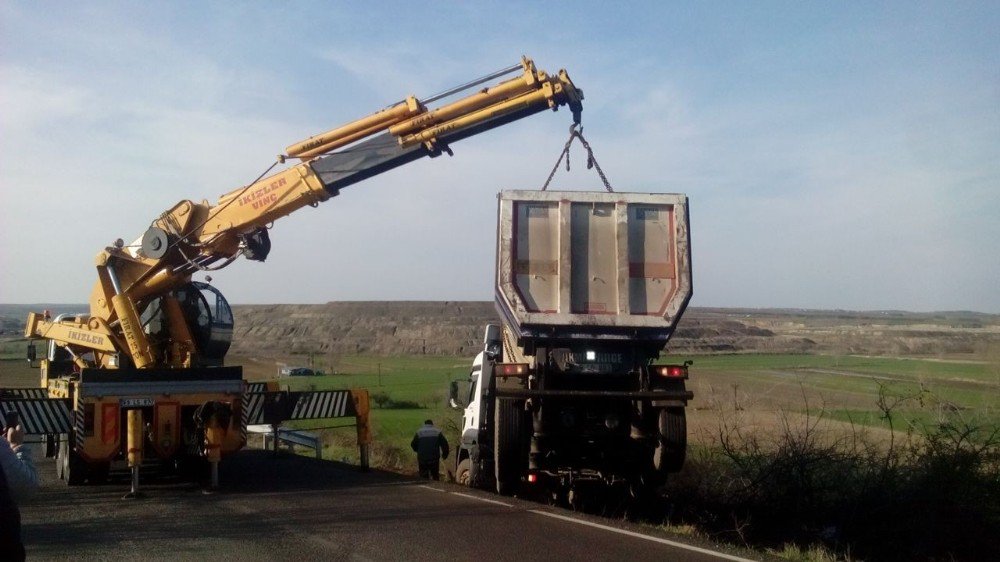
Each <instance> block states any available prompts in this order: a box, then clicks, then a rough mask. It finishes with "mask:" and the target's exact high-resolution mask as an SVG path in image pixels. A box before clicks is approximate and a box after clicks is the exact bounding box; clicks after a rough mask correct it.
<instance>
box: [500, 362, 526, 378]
mask: <svg viewBox="0 0 1000 562" xmlns="http://www.w3.org/2000/svg"><path fill="white" fill-rule="evenodd" d="M496 373H497V375H498V376H501V377H526V376H528V364H527V363H500V364H499V365H497V370H496Z"/></svg>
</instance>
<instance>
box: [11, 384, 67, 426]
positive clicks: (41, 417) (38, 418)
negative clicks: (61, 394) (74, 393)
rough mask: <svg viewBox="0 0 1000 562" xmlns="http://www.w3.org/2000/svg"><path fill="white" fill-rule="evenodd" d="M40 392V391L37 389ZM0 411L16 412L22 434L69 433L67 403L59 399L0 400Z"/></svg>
mask: <svg viewBox="0 0 1000 562" xmlns="http://www.w3.org/2000/svg"><path fill="white" fill-rule="evenodd" d="M39 390H41V389H39ZM0 411H2V412H3V414H4V415H6V414H7V412H17V415H18V417H19V418H20V422H21V426H22V427H23V428H24V433H26V434H28V435H45V434H56V433H69V428H70V421H69V401H68V400H63V399H61V398H0Z"/></svg>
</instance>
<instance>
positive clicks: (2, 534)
mask: <svg viewBox="0 0 1000 562" xmlns="http://www.w3.org/2000/svg"><path fill="white" fill-rule="evenodd" d="M0 560H16V561H20V560H24V545H22V544H21V512H20V511H18V509H17V504H16V503H14V498H12V497H11V494H10V488H9V487H8V486H7V476H6V475H5V474H4V471H3V465H0Z"/></svg>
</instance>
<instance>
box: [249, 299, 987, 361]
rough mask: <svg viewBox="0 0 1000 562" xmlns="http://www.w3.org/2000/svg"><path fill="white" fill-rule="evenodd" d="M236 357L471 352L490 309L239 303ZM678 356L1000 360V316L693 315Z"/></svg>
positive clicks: (675, 347)
mask: <svg viewBox="0 0 1000 562" xmlns="http://www.w3.org/2000/svg"><path fill="white" fill-rule="evenodd" d="M234 308H235V314H236V333H235V334H234V352H237V353H240V354H243V355H259V354H265V355H270V354H275V353H277V354H284V353H336V354H341V353H343V354H352V353H365V354H373V355H410V354H421V353H426V354H429V355H468V354H471V353H473V352H474V351H475V350H478V348H479V346H480V341H481V339H482V333H483V326H484V325H485V324H487V323H489V322H497V321H498V319H497V315H496V312H495V310H494V308H493V303H492V302H477V301H472V302H469V301H412V302H335V303H327V304H321V305H242V306H236V307H234ZM668 350H669V351H670V352H672V353H682V354H683V353H688V354H700V353H836V354H861V355H952V354H970V353H975V354H980V355H984V354H985V355H988V354H991V353H992V354H996V353H1000V315H987V314H978V313H966V312H960V313H927V314H918V313H907V312H846V311H804V310H759V309H753V310H751V309H712V308H692V309H689V310H688V312H687V314H686V315H685V316H684V318H683V319H682V320H681V323H680V325H679V326H678V329H677V332H676V333H675V335H674V337H673V339H671V341H670V344H669V347H668Z"/></svg>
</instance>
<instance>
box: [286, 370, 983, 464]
mask: <svg viewBox="0 0 1000 562" xmlns="http://www.w3.org/2000/svg"><path fill="white" fill-rule="evenodd" d="M670 360H671V359H664V362H668V361H670ZM469 362H470V360H466V359H464V358H455V357H431V356H413V357H369V356H344V357H340V358H338V359H337V361H336V370H337V372H338V373H341V374H337V375H321V376H315V377H296V378H286V379H282V381H283V384H287V385H288V386H289V388H290V389H293V390H308V389H316V390H323V389H334V388H357V387H362V388H367V389H368V390H369V392H370V393H371V394H372V396H376V395H379V394H382V395H383V396H384V397H385V398H387V399H388V401H387V403H386V406H385V407H383V408H379V407H378V406H376V405H375V404H374V403H373V410H372V425H373V429H374V433H375V439H376V441H377V442H378V447H379V448H380V450H381V454H380V455H379V458H380V459H381V462H382V463H383V464H384V465H386V466H388V467H391V468H395V469H403V470H410V469H411V467H410V464H412V463H411V462H410V460H412V459H410V456H412V455H410V453H409V448H408V447H409V440H410V438H411V436H412V435H413V432H414V431H415V430H416V428H417V427H418V426H419V425H420V424H421V422H422V421H423V420H424V419H425V418H432V419H433V420H434V421H435V423H436V424H437V425H439V426H440V427H442V428H443V429H444V430H445V432H446V435H447V436H448V438H449V441H450V442H451V443H452V444H454V443H455V442H456V439H457V438H458V435H459V424H460V422H461V414H460V412H456V411H454V410H451V409H450V408H448V406H447V403H446V402H447V392H448V383H449V381H451V380H454V379H464V378H465V376H466V373H467V372H468V366H469ZM315 365H316V368H317V369H318V370H321V371H322V370H324V369H325V368H329V366H327V365H324V364H322V361H320V362H317V363H315ZM689 387H690V388H691V389H692V390H694V392H695V399H694V401H693V402H692V403H691V406H692V408H691V409H690V410H689V425H690V426H691V433H692V441H693V442H694V443H697V442H698V440H699V435H700V431H699V430H707V431H708V433H712V427H713V424H717V423H718V419H717V410H718V408H724V407H726V406H727V405H731V404H729V403H730V402H731V401H732V400H734V398H733V396H734V395H735V394H738V395H739V396H740V397H741V398H739V400H740V401H741V403H740V408H741V409H746V410H752V411H754V412H756V413H757V414H758V415H759V417H766V416H772V417H773V415H774V413H775V412H778V411H783V412H797V413H803V412H805V411H806V409H807V408H808V410H809V412H810V414H811V415H816V413H817V412H819V411H822V413H821V414H820V415H822V416H823V417H824V418H826V419H828V420H832V421H837V422H847V423H848V424H850V425H855V426H872V427H883V428H884V427H887V424H886V421H885V420H884V419H883V417H882V415H881V411H880V410H879V408H878V406H877V400H878V397H879V393H880V392H881V393H882V394H883V395H884V396H885V397H886V398H887V399H888V400H890V401H893V400H897V399H898V400H899V401H898V404H897V405H896V407H895V409H894V411H893V413H894V423H893V427H894V428H895V429H896V430H903V429H905V428H906V427H908V425H909V424H932V423H936V422H939V421H942V419H943V418H944V417H946V416H952V417H954V416H961V417H962V419H965V420H967V421H973V422H975V423H979V424H986V425H993V426H996V425H1000V365H997V364H993V363H986V362H969V361H942V360H937V359H900V358H886V357H856V356H824V355H719V356H704V357H698V358H696V359H695V364H694V365H693V366H692V367H691V379H690V381H689ZM329 425H331V424H329V423H325V422H309V423H302V424H299V426H300V427H326V426H329ZM326 435H327V436H328V437H329V441H330V447H329V448H328V450H327V452H326V455H327V456H328V457H330V458H336V459H338V460H341V459H347V460H349V461H355V460H356V458H357V453H356V451H355V448H354V446H353V438H354V435H353V433H352V432H351V431H350V430H349V429H337V430H331V431H328V432H326Z"/></svg>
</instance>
